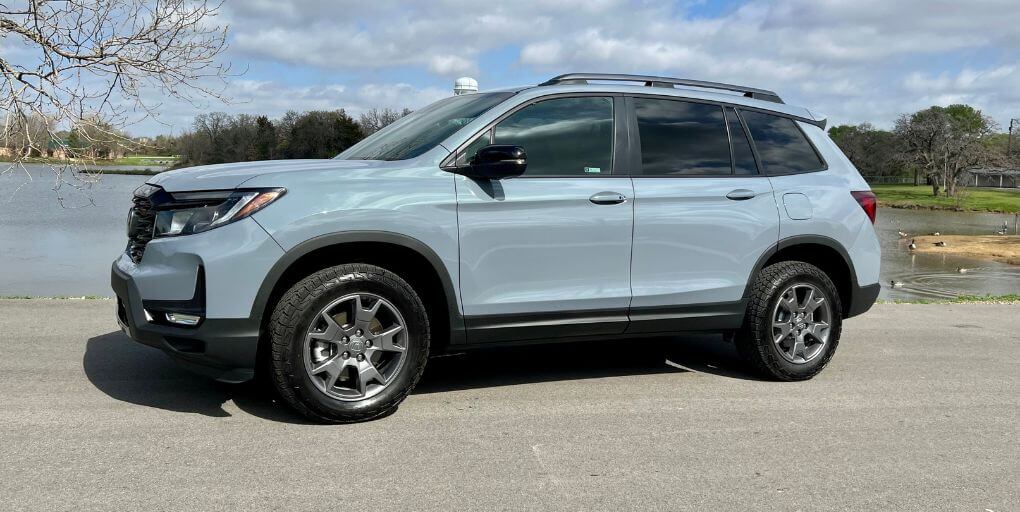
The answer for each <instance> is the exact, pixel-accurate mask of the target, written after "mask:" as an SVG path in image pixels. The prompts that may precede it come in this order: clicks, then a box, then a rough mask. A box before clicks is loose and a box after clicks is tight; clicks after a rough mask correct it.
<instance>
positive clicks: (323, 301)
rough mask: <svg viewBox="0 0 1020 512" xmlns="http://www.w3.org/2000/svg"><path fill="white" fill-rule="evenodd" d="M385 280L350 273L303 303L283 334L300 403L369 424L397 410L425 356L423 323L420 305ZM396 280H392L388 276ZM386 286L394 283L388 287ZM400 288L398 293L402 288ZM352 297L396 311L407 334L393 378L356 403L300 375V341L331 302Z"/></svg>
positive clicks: (425, 323) (302, 371)
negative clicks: (379, 301)
mask: <svg viewBox="0 0 1020 512" xmlns="http://www.w3.org/2000/svg"><path fill="white" fill-rule="evenodd" d="M389 277H390V276H385V278H383V277H382V276H379V275H378V274H366V273H361V272H352V273H348V274H345V275H342V276H340V277H339V278H337V279H331V280H329V281H327V282H326V283H324V285H322V286H320V287H319V288H317V289H316V290H315V291H314V292H313V293H312V294H311V296H310V300H308V301H305V302H304V303H303V307H302V312H301V314H300V316H299V319H298V322H297V324H296V326H295V327H294V328H293V329H292V331H291V332H290V333H288V337H289V341H290V347H289V349H288V351H289V360H290V375H289V378H288V380H290V381H291V383H292V385H293V386H294V388H295V393H296V394H297V395H299V396H300V398H301V399H302V401H303V402H304V403H305V404H306V405H308V406H309V407H310V408H312V409H313V410H315V411H316V412H317V413H319V414H323V415H325V416H328V417H338V416H363V415H368V417H365V418H363V419H369V418H370V417H373V416H375V415H379V414H383V413H385V412H387V409H389V408H390V407H391V406H392V405H396V403H397V402H399V401H400V400H401V399H402V398H403V397H404V396H405V395H406V394H407V393H408V392H409V391H410V388H411V387H413V386H414V385H415V384H416V383H417V379H418V376H419V375H420V374H421V371H422V366H423V364H424V361H425V360H426V358H427V355H428V346H429V338H428V320H427V317H426V316H425V310H424V306H423V305H422V304H421V301H420V299H418V297H417V295H416V294H415V293H414V291H413V290H412V289H411V288H410V286H408V285H407V284H406V283H403V282H397V281H395V280H393V279H387V278H389ZM393 277H395V276H393ZM387 281H393V282H392V283H389V282H387ZM402 288H403V289H402ZM353 293H369V294H373V295H377V296H379V297H382V298H384V299H386V300H387V301H389V302H390V303H391V304H393V305H394V306H395V307H396V308H397V309H398V310H399V311H400V315H401V316H402V317H403V320H404V324H405V325H404V328H405V329H406V330H407V337H406V339H407V350H406V351H405V353H404V358H405V359H404V361H403V364H402V366H401V368H400V370H399V371H398V373H397V376H396V377H395V378H394V380H393V381H392V382H390V383H389V385H387V386H386V387H385V389H383V390H382V391H381V392H379V393H377V394H376V395H374V396H372V397H371V398H367V399H365V400H358V401H343V400H338V399H335V398H333V397H330V396H329V395H327V394H325V393H324V392H322V391H320V390H319V388H318V387H317V386H316V385H315V384H314V383H313V382H312V378H311V376H309V375H308V372H307V371H305V358H306V357H307V354H305V353H304V350H303V347H304V340H305V336H306V334H307V332H308V329H309V327H310V326H311V324H312V322H313V321H314V320H315V318H316V317H317V316H318V314H319V312H321V311H322V310H323V309H324V308H325V307H326V306H328V305H329V304H330V303H331V302H333V301H335V300H336V299H339V298H340V297H343V296H345V295H349V294H353Z"/></svg>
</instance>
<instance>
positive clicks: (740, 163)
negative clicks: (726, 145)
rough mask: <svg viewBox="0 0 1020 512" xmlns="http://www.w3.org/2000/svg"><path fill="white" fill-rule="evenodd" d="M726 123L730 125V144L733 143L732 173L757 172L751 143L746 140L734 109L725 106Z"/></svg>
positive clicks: (745, 173)
mask: <svg viewBox="0 0 1020 512" xmlns="http://www.w3.org/2000/svg"><path fill="white" fill-rule="evenodd" d="M726 124H727V126H729V127H730V144H732V145H733V174H742V175H747V174H758V166H757V165H756V164H755V163H754V152H752V151H751V143H750V142H748V140H747V134H746V133H744V127H743V126H742V125H741V124H740V119H738V118H737V113H736V111H734V110H733V109H732V108H729V107H727V108H726Z"/></svg>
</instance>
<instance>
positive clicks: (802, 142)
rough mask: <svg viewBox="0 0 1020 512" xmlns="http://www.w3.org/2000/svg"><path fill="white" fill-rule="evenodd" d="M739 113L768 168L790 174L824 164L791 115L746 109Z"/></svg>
mask: <svg viewBox="0 0 1020 512" xmlns="http://www.w3.org/2000/svg"><path fill="white" fill-rule="evenodd" d="M740 115H741V116H742V117H743V118H744V122H745V123H747V129H748V130H749V131H750V132H751V138H752V139H754V146H755V148H756V149H757V150H758V158H760V159H761V163H762V165H763V166H764V167H765V172H767V173H769V174H790V173H798V172H809V171H817V170H819V169H821V168H823V167H825V164H824V163H822V160H821V159H820V158H818V154H817V153H815V150H814V148H813V147H811V143H809V142H808V141H807V139H806V138H805V137H804V133H803V132H801V131H800V128H798V127H797V124H796V123H795V122H794V121H793V120H792V119H788V118H785V117H779V116H773V115H769V114H762V113H760V112H750V111H746V110H741V111H740Z"/></svg>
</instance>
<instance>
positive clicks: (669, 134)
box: [634, 98, 732, 176]
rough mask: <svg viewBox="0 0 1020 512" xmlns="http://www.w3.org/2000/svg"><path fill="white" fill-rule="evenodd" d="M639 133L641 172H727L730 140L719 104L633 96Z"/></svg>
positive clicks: (664, 173)
mask: <svg viewBox="0 0 1020 512" xmlns="http://www.w3.org/2000/svg"><path fill="white" fill-rule="evenodd" d="M634 109H635V111H636V114H637V123H638V132H639V134H640V137H641V174H643V175H646V176H648V175H674V174H677V175H682V174H687V175H715V174H730V173H732V167H731V164H730V144H729V140H728V137H727V134H726V120H725V118H724V117H723V110H722V107H721V106H719V105H709V104H705V103H691V102H687V101H676V100H663V99H652V98H634Z"/></svg>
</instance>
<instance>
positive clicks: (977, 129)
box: [829, 105, 1020, 197]
mask: <svg viewBox="0 0 1020 512" xmlns="http://www.w3.org/2000/svg"><path fill="white" fill-rule="evenodd" d="M829 136H830V137H831V138H832V140H833V141H834V142H835V143H836V145H838V146H839V148H840V149H841V150H843V153H844V154H846V156H847V158H849V159H850V161H851V162H853V164H854V165H855V166H856V167H857V169H858V170H859V171H860V172H861V174H862V175H864V176H866V177H871V176H903V177H912V178H913V182H914V185H919V184H921V183H922V181H923V182H924V183H926V184H928V185H931V187H932V193H933V194H934V195H939V193H944V194H945V195H946V196H949V197H955V196H956V195H957V189H958V187H959V184H960V182H961V181H962V180H961V178H962V177H963V174H964V173H965V172H966V171H968V170H971V169H975V168H982V167H984V168H1003V167H1005V168H1012V169H1020V158H1018V155H1017V153H1018V152H1016V151H1013V152H1010V151H1009V139H1008V135H1007V134H1005V133H1001V132H999V127H998V125H997V124H996V123H995V121H993V120H992V119H991V118H990V117H988V116H986V115H984V114H983V113H982V112H981V111H980V110H978V109H975V108H974V107H971V106H970V105H949V106H948V107H939V106H933V107H929V108H926V109H924V110H919V111H917V112H914V113H912V114H903V115H901V116H900V117H899V118H898V119H897V120H896V122H895V124H894V126H893V129H892V130H891V131H886V130H879V129H876V128H875V127H874V126H872V125H871V124H869V123H863V124H858V125H840V126H833V127H832V128H830V129H829Z"/></svg>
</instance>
